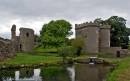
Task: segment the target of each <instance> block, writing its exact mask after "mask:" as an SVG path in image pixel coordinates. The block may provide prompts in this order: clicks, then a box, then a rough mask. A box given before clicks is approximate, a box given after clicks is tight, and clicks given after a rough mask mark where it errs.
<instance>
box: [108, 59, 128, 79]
mask: <svg viewBox="0 0 130 81" xmlns="http://www.w3.org/2000/svg"><path fill="white" fill-rule="evenodd" d="M107 81H130V57H127V58H124V59H123V60H121V61H120V62H119V63H118V66H117V68H116V69H115V70H114V71H113V72H112V73H110V74H109V76H108V79H107Z"/></svg>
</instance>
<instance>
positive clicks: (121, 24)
mask: <svg viewBox="0 0 130 81" xmlns="http://www.w3.org/2000/svg"><path fill="white" fill-rule="evenodd" d="M94 22H96V23H100V24H109V25H111V46H113V47H114V46H121V47H122V48H128V42H129V37H128V36H129V35H130V32H129V31H130V30H129V29H128V28H127V27H126V19H124V18H122V17H118V16H112V17H110V18H108V19H107V20H102V19H101V18H97V19H95V21H94Z"/></svg>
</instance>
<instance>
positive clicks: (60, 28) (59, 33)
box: [40, 20, 72, 47]
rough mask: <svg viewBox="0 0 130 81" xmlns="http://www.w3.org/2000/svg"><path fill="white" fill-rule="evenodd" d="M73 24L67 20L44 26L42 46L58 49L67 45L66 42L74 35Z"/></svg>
mask: <svg viewBox="0 0 130 81" xmlns="http://www.w3.org/2000/svg"><path fill="white" fill-rule="evenodd" d="M71 29H72V27H71V24H70V23H69V22H68V21H66V20H56V21H54V20H52V21H50V22H49V23H48V24H44V25H43V27H42V30H41V31H40V40H41V44H42V45H43V46H44V47H47V46H51V47H58V46H61V45H63V44H65V40H66V38H67V37H68V36H70V35H71V34H72V32H71Z"/></svg>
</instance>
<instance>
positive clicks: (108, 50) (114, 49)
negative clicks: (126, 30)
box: [101, 47, 122, 54]
mask: <svg viewBox="0 0 130 81" xmlns="http://www.w3.org/2000/svg"><path fill="white" fill-rule="evenodd" d="M121 50H122V49H121V47H109V48H107V47H106V48H101V52H103V53H110V54H117V51H121Z"/></svg>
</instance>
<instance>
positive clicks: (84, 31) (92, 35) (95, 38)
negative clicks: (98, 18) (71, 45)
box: [75, 22, 122, 54]
mask: <svg viewBox="0 0 130 81" xmlns="http://www.w3.org/2000/svg"><path fill="white" fill-rule="evenodd" d="M110 28H111V26H110V25H107V24H106V25H100V24H98V23H95V22H86V23H82V24H75V30H76V37H82V38H83V39H84V43H85V46H84V48H83V51H84V52H87V53H99V52H105V53H114V54H115V53H116V52H117V51H121V50H122V49H121V47H111V46H110Z"/></svg>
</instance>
